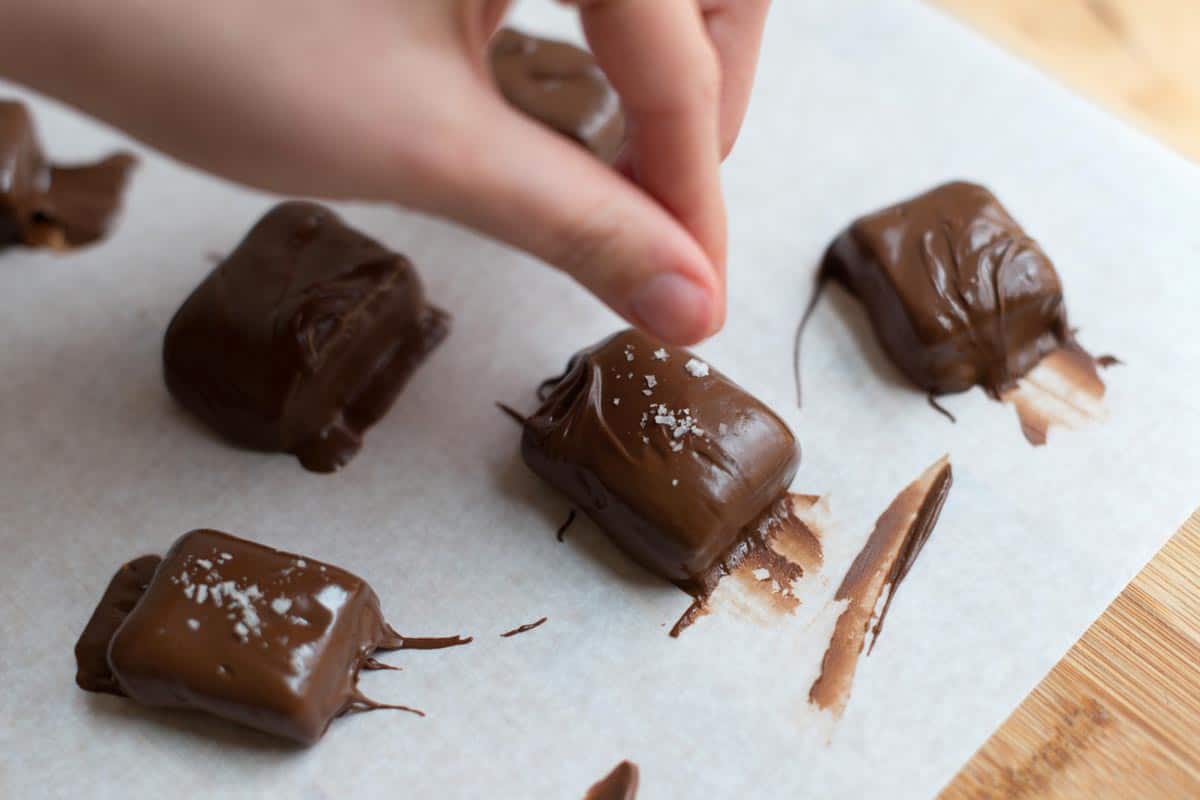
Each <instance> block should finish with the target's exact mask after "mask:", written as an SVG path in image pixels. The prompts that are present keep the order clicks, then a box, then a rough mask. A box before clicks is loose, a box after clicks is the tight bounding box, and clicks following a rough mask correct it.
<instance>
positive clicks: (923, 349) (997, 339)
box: [822, 182, 1074, 397]
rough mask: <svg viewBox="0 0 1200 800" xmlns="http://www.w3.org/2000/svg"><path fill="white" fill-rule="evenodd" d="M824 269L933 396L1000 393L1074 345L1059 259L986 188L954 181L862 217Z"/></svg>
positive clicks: (897, 359)
mask: <svg viewBox="0 0 1200 800" xmlns="http://www.w3.org/2000/svg"><path fill="white" fill-rule="evenodd" d="M822 275H823V277H828V278H833V279H836V280H837V281H838V282H840V283H842V284H843V285H844V286H846V288H847V289H849V291H850V292H851V293H853V294H854V295H855V296H856V297H857V298H858V299H859V300H860V301H861V302H862V303H863V305H864V306H865V308H866V310H867V314H868V315H869V316H870V318H871V323H872V325H873V326H874V328H875V334H876V336H877V337H878V339H879V342H880V344H881V345H882V346H883V348H884V350H886V351H887V354H888V356H889V357H890V358H891V360H892V361H893V362H894V363H895V364H896V366H897V367H899V368H900V370H901V371H902V372H903V373H904V374H905V375H906V376H908V378H909V379H910V380H911V381H912V382H913V383H915V384H916V385H917V386H919V387H921V388H922V389H925V390H926V391H928V392H931V393H933V394H946V393H951V392H961V391H965V390H966V389H969V388H971V387H972V386H974V385H976V384H978V385H981V386H983V387H984V388H985V389H987V390H988V391H989V392H990V393H991V394H992V395H993V396H995V397H999V396H1000V395H1001V394H1002V393H1003V392H1004V391H1005V390H1007V389H1009V388H1011V387H1013V386H1014V385H1015V384H1016V382H1017V380H1018V379H1019V378H1021V377H1022V376H1023V375H1025V374H1026V373H1027V372H1029V371H1030V370H1031V369H1032V368H1033V367H1034V366H1036V365H1037V363H1038V362H1039V361H1041V360H1042V358H1043V357H1044V356H1046V355H1047V354H1048V353H1051V352H1053V351H1055V350H1057V349H1059V348H1062V347H1068V346H1074V340H1073V337H1072V333H1071V330H1070V328H1069V326H1068V324H1067V311H1066V306H1065V304H1064V301H1063V287H1062V283H1061V282H1060V280H1059V277H1058V273H1057V272H1056V271H1055V269H1054V265H1053V264H1052V263H1051V261H1050V258H1049V257H1048V256H1047V255H1046V253H1045V252H1044V251H1043V250H1042V249H1041V247H1039V246H1038V244H1037V242H1035V241H1034V240H1033V239H1031V238H1030V237H1029V236H1027V235H1026V234H1025V232H1024V231H1023V230H1022V229H1021V226H1020V225H1018V224H1017V222H1016V221H1015V220H1014V219H1013V218H1012V217H1011V216H1010V215H1009V213H1008V212H1007V211H1006V210H1005V209H1004V207H1003V206H1001V205H1000V202H999V201H998V200H997V199H996V197H995V196H994V195H993V194H992V193H991V192H990V191H988V190H987V189H985V188H984V187H982V186H978V185H975V184H970V183H961V182H960V183H950V184H946V185H945V186H940V187H938V188H936V189H933V190H932V191H930V192H927V193H926V194H923V195H921V196H919V197H915V198H913V199H911V200H908V201H905V202H903V203H900V204H898V205H895V206H892V207H890V208H886V209H884V210H882V211H878V212H876V213H873V214H868V215H867V216H864V217H862V218H861V219H858V220H856V221H855V222H854V223H853V224H852V225H851V226H850V227H849V228H848V229H847V230H846V231H845V232H844V233H842V234H841V235H840V236H839V237H838V238H837V240H836V241H835V242H834V243H833V244H832V245H831V246H830V248H829V250H828V252H827V253H826V256H825V261H824V265H823V268H822Z"/></svg>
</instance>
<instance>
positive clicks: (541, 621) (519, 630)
mask: <svg viewBox="0 0 1200 800" xmlns="http://www.w3.org/2000/svg"><path fill="white" fill-rule="evenodd" d="M548 619H550V618H549V617H542V618H541V619H539V620H538V621H537V622H529V623H526V624H525V625H519V626H517V627H516V628H513V629H512V630H511V631H505V632H504V633H502V634H500V638H502V639H509V638H511V637H513V636H518V635H520V634H522V633H528V632H529V631H531V630H533V629H534V628H540V627H542V626H543V625H545V624H546V620H548Z"/></svg>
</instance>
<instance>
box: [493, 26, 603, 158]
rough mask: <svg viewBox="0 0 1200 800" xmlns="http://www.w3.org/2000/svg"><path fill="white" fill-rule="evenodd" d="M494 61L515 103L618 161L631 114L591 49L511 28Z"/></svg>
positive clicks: (499, 40)
mask: <svg viewBox="0 0 1200 800" xmlns="http://www.w3.org/2000/svg"><path fill="white" fill-rule="evenodd" d="M491 63H492V74H493V76H494V77H495V79H496V84H497V86H499V88H500V92H501V94H503V95H504V98H505V99H506V100H507V101H508V102H509V103H510V104H511V105H513V106H514V107H516V108H517V109H519V110H520V111H522V112H524V113H525V114H528V115H529V116H531V117H533V118H534V119H536V120H538V121H540V122H542V123H543V124H545V125H547V126H549V127H550V128H553V129H554V130H556V131H558V132H559V133H561V134H563V135H564V136H567V137H569V138H571V139H574V140H575V141H576V142H579V143H580V144H582V145H583V146H584V147H586V148H587V149H589V150H591V151H592V152H593V153H595V154H596V155H597V156H598V157H599V158H600V159H602V160H603V161H606V162H609V163H611V162H612V161H614V160H615V159H616V157H617V155H618V154H619V153H620V151H621V145H622V144H623V143H624V140H625V116H624V114H622V112H621V102H620V100H619V99H618V98H617V94H616V92H614V91H613V88H612V86H610V85H609V83H608V79H607V78H606V77H605V76H604V73H603V72H602V71H601V70H600V67H598V66H597V65H596V59H595V58H593V57H592V54H591V53H589V52H587V51H586V50H581V49H580V48H578V47H574V46H572V45H569V44H567V43H566V42H556V41H552V40H550V39H539V38H537V37H536V36H527V35H525V34H523V33H520V32H519V31H515V30H513V29H512V28H505V29H503V30H501V31H500V32H499V33H497V34H496V36H495V38H494V39H493V40H492V47H491Z"/></svg>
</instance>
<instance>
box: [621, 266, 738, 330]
mask: <svg viewBox="0 0 1200 800" xmlns="http://www.w3.org/2000/svg"><path fill="white" fill-rule="evenodd" d="M719 305H720V304H719V303H718V298H717V292H716V291H715V290H714V289H713V287H711V286H705V285H702V284H700V283H698V282H696V281H695V280H693V279H692V278H691V277H689V276H687V275H683V274H681V273H677V272H665V273H659V274H657V275H653V276H651V277H650V278H648V279H647V280H646V281H645V282H644V283H642V284H641V286H639V287H637V288H636V289H635V290H634V292H633V296H632V297H631V298H630V307H631V310H632V313H631V316H632V317H633V322H634V323H635V324H636V325H637V326H638V327H640V328H642V329H643V330H645V331H646V332H647V333H649V334H651V335H652V336H655V337H657V338H659V339H662V340H663V341H664V342H667V343H668V344H676V345H689V344H695V343H696V342H699V341H702V340H703V339H706V338H707V337H708V336H710V335H712V334H713V333H714V332H715V330H716V329H717V328H718V327H719V326H720V322H719V318H723V316H724V312H723V310H721V309H719Z"/></svg>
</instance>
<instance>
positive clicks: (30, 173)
mask: <svg viewBox="0 0 1200 800" xmlns="http://www.w3.org/2000/svg"><path fill="white" fill-rule="evenodd" d="M136 163H137V162H136V159H135V158H134V157H133V156H131V155H129V154H127V153H117V154H114V155H111V156H108V157H107V158H105V159H103V160H101V161H98V162H96V163H94V164H84V165H79V166H63V165H58V164H52V163H50V161H49V160H48V159H47V158H46V156H45V154H44V153H43V152H42V147H41V144H40V143H39V141H38V138H37V131H36V130H35V128H34V124H33V117H32V116H30V114H29V109H28V108H27V107H26V106H25V104H24V103H20V102H17V101H13V100H9V101H0V247H4V246H7V245H14V244H21V245H26V246H28V247H48V248H51V249H56V250H66V249H71V248H75V247H82V246H84V245H89V244H92V243H94V242H98V241H99V240H101V239H103V238H104V237H105V236H107V235H108V233H109V230H110V229H111V227H112V224H113V222H114V220H115V219H116V216H117V212H118V211H119V210H120V206H121V200H122V197H123V195H124V192H125V186H126V184H127V183H128V180H129V174H130V172H131V170H132V169H133V167H134V165H135V164H136Z"/></svg>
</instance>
